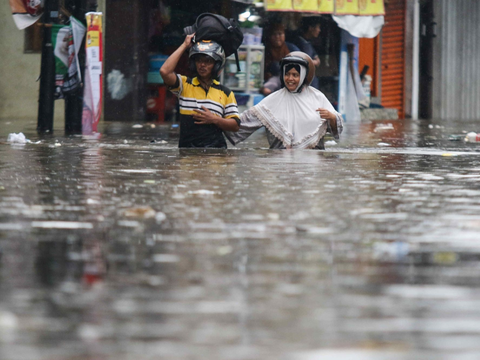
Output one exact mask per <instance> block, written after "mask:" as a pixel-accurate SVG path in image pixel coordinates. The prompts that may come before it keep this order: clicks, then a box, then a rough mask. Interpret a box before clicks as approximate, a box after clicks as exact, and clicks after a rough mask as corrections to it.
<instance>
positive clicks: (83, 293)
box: [0, 120, 480, 360]
mask: <svg viewBox="0 0 480 360" xmlns="http://www.w3.org/2000/svg"><path fill="white" fill-rule="evenodd" d="M0 124H1V125H2V126H1V129H0V359H1V360H47V359H48V360H107V359H108V360H113V359H115V360H127V359H135V360H144V359H145V360H146V359H168V360H191V359H222V360H223V359H225V360H250V359H251V360H259V359H262V360H270V359H271V360H273V359H275V360H329V359H339V360H347V359H348V360H357V359H358V360H364V359H365V360H366V359H368V360H376V359H381V360H390V359H394V360H397V359H401V360H406V359H412V360H419V359H428V360H430V359H436V360H443V359H455V360H467V359H468V360H470V359H472V360H473V359H479V357H480V355H479V354H480V277H479V272H480V266H479V264H480V262H479V260H480V144H471V143H465V142H464V141H462V140H461V138H463V136H464V133H463V132H464V131H465V132H467V131H476V130H480V126H479V125H478V122H477V125H475V122H471V123H462V122H450V123H448V122H438V121H432V122H427V121H375V122H365V123H360V124H349V123H347V124H346V130H345V133H344V136H343V137H342V138H341V140H340V142H338V143H337V144H333V143H331V142H330V143H327V150H326V151H313V150H305V151H288V150H283V151H282V150H268V149H267V148H266V147H267V143H266V140H265V139H264V137H263V135H262V134H255V136H253V137H252V138H250V139H249V141H247V142H246V143H244V144H242V145H241V146H240V147H238V148H230V149H228V150H179V149H177V148H176V142H177V131H178V129H172V128H171V127H170V126H169V125H168V126H167V125H165V126H158V125H157V126H155V127H153V126H150V125H144V126H143V127H141V128H140V127H133V125H134V124H120V123H110V124H102V129H101V132H102V136H101V137H100V138H99V139H94V138H82V137H81V136H64V135H63V127H62V124H56V126H57V128H56V129H55V133H54V134H53V135H48V136H39V135H37V134H36V132H35V125H36V124H35V122H32V121H30V122H26V121H23V122H22V121H13V120H12V121H6V120H2V121H1V122H0ZM19 131H23V132H24V133H25V135H26V136H27V138H29V139H30V140H31V141H32V143H29V144H25V145H16V144H10V143H7V141H6V140H7V136H8V134H9V133H12V132H19ZM451 135H459V136H458V137H457V138H455V137H451ZM460 135H461V136H460ZM459 139H460V140H459ZM451 140H459V141H451Z"/></svg>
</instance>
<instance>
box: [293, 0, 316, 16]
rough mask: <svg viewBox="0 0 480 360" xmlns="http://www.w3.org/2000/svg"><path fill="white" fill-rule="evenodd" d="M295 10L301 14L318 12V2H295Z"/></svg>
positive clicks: (301, 0) (306, 0)
mask: <svg viewBox="0 0 480 360" xmlns="http://www.w3.org/2000/svg"><path fill="white" fill-rule="evenodd" d="M293 10H295V11H301V12H313V13H316V12H318V0H293Z"/></svg>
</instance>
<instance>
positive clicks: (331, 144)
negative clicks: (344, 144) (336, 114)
mask: <svg viewBox="0 0 480 360" xmlns="http://www.w3.org/2000/svg"><path fill="white" fill-rule="evenodd" d="M325 145H326V146H333V145H337V143H336V142H335V141H333V140H328V141H325Z"/></svg>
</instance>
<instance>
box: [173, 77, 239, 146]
mask: <svg viewBox="0 0 480 360" xmlns="http://www.w3.org/2000/svg"><path fill="white" fill-rule="evenodd" d="M177 77H178V80H177V83H176V84H175V85H174V87H172V88H170V90H171V91H172V93H174V94H175V95H177V96H178V99H179V105H180V140H179V143H178V146H179V147H213V148H226V147H227V143H226V142H225V138H224V136H223V131H222V129H220V128H219V127H217V126H215V125H213V124H209V125H197V124H195V120H194V119H193V115H194V114H195V112H194V110H195V109H198V110H201V109H202V106H204V107H206V108H207V109H208V110H210V111H211V112H212V113H214V114H216V115H218V116H220V117H223V118H232V119H235V121H237V123H238V124H240V116H239V115H238V108H237V101H236V100H235V95H234V93H233V91H231V90H230V89H228V88H227V87H225V86H223V85H220V83H219V82H218V81H217V80H213V83H212V85H211V86H210V88H209V89H208V91H205V89H204V88H203V87H202V86H201V85H200V82H199V80H198V78H196V77H194V78H193V79H192V78H189V77H186V76H182V75H177Z"/></svg>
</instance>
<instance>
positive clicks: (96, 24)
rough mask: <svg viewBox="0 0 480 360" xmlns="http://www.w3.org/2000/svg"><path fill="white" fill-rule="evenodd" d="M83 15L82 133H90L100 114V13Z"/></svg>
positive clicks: (94, 131)
mask: <svg viewBox="0 0 480 360" xmlns="http://www.w3.org/2000/svg"><path fill="white" fill-rule="evenodd" d="M85 16H86V18H87V39H86V42H85V47H86V65H85V87H84V92H83V114H82V133H83V134H84V135H92V134H94V133H96V132H97V126H98V122H99V121H100V117H101V114H102V61H103V56H102V51H103V49H102V48H103V44H102V13H101V12H89V13H87V14H85Z"/></svg>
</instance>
